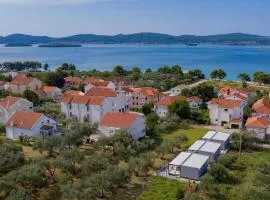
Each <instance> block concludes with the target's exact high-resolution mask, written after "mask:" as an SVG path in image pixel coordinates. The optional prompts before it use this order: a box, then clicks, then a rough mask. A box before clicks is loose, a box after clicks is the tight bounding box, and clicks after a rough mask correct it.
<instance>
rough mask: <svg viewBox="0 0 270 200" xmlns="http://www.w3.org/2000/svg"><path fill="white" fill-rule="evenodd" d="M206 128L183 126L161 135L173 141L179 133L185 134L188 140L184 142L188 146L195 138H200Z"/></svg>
mask: <svg viewBox="0 0 270 200" xmlns="http://www.w3.org/2000/svg"><path fill="white" fill-rule="evenodd" d="M207 131H209V130H208V129H205V128H185V129H178V130H177V131H175V132H173V133H169V134H164V135H163V136H162V138H163V139H166V140H169V141H173V140H174V139H175V138H177V137H178V136H180V135H183V134H184V135H186V136H187V137H188V141H187V142H186V143H185V144H184V146H185V147H188V146H190V145H191V144H192V143H194V142H195V141H196V140H198V139H200V138H202V137H203V136H204V135H205V134H206V133H207Z"/></svg>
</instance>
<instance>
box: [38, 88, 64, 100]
mask: <svg viewBox="0 0 270 200" xmlns="http://www.w3.org/2000/svg"><path fill="white" fill-rule="evenodd" d="M37 92H38V94H39V95H40V96H43V97H46V98H53V99H57V100H59V99H60V98H61V96H62V91H61V89H60V88H58V87H54V86H42V87H41V88H40V89H39V90H38V91H37Z"/></svg>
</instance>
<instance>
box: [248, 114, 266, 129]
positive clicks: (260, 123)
mask: <svg viewBox="0 0 270 200" xmlns="http://www.w3.org/2000/svg"><path fill="white" fill-rule="evenodd" d="M245 126H246V127H247V128H267V127H268V122H267V119H266V118H265V117H258V116H257V117H250V118H248V120H247V123H246V125H245Z"/></svg>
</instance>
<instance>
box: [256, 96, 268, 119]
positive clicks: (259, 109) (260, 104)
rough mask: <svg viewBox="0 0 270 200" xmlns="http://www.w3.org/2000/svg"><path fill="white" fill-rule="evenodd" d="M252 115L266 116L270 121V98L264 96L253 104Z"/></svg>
mask: <svg viewBox="0 0 270 200" xmlns="http://www.w3.org/2000/svg"><path fill="white" fill-rule="evenodd" d="M252 116H261V117H265V118H266V119H267V120H268V122H270V99H269V98H262V99H259V100H258V101H256V102H255V103H254V104H253V106H252Z"/></svg>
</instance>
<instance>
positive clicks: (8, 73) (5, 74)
mask: <svg viewBox="0 0 270 200" xmlns="http://www.w3.org/2000/svg"><path fill="white" fill-rule="evenodd" d="M18 74H19V73H18V72H13V71H11V72H5V73H3V75H4V76H5V77H6V78H8V77H10V78H11V79H14V78H15V77H16V76H17V75H18Z"/></svg>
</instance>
